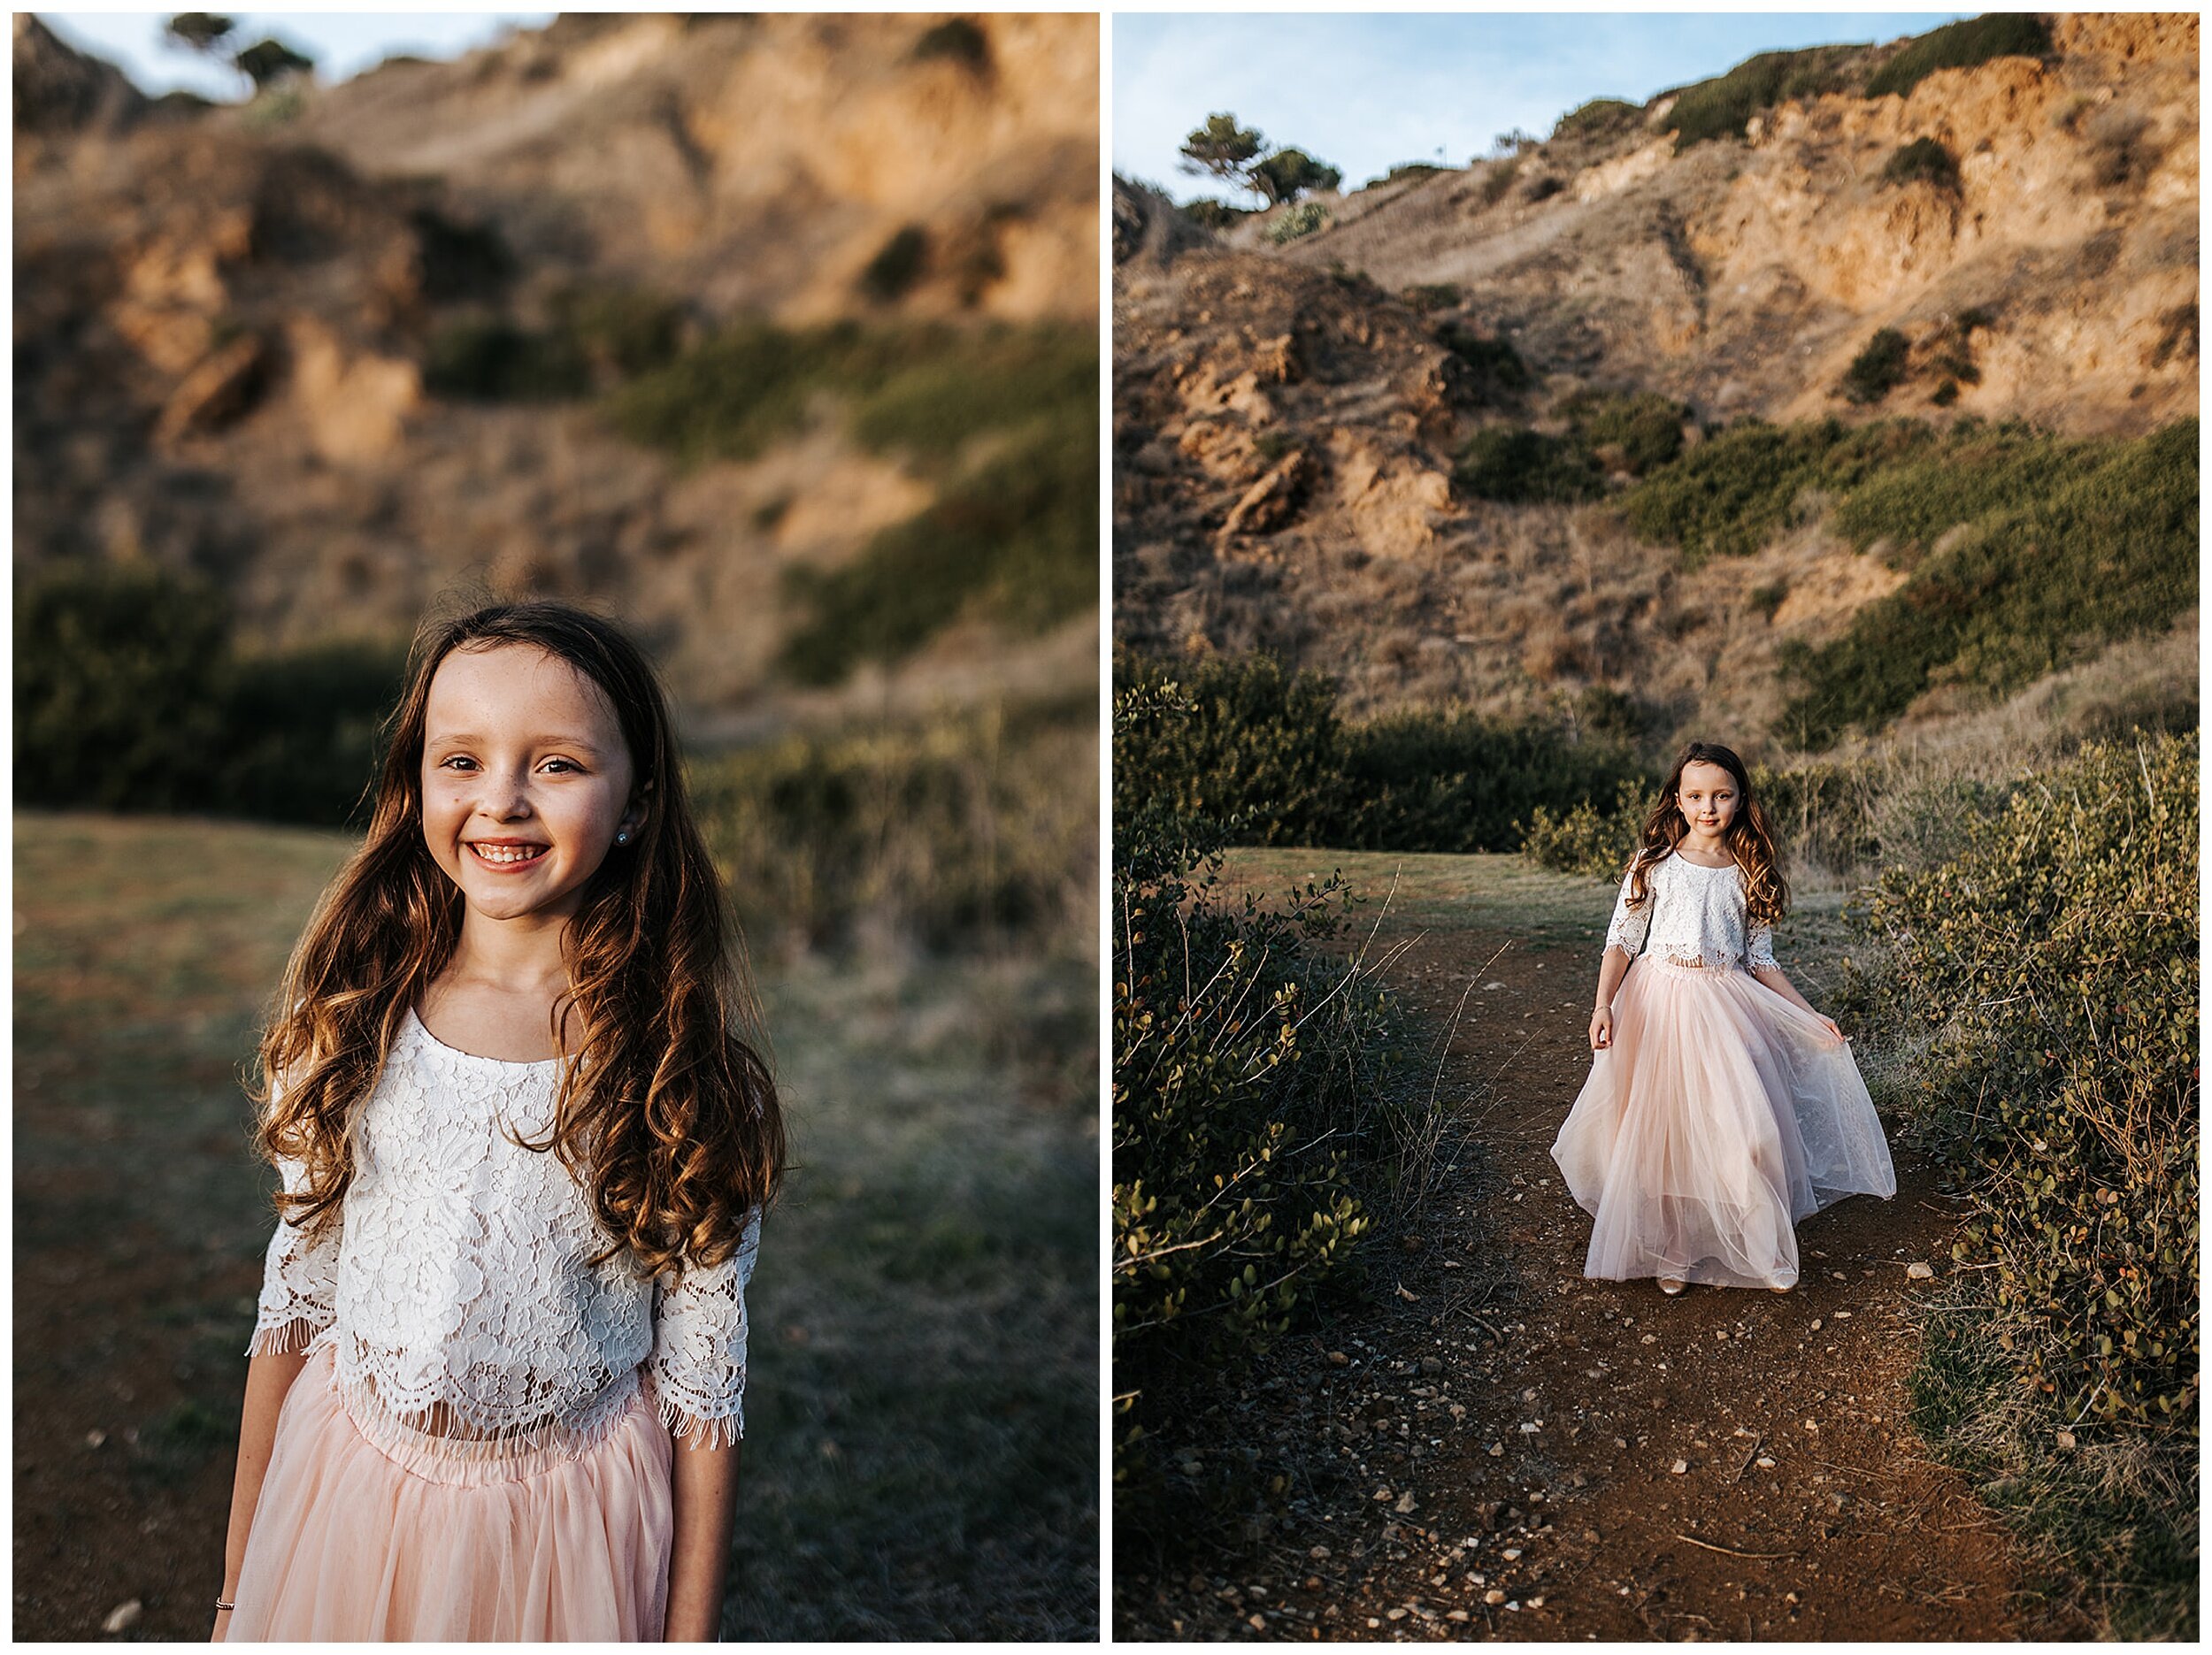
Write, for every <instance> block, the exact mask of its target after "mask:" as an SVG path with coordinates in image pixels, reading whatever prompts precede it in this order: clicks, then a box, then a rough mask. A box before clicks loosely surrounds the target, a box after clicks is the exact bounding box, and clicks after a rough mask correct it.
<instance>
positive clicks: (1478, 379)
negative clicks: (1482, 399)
mask: <svg viewBox="0 0 2212 1655" xmlns="http://www.w3.org/2000/svg"><path fill="white" fill-rule="evenodd" d="M1436 338H1437V342H1438V343H1439V344H1440V345H1442V346H1443V347H1444V349H1447V350H1448V351H1450V352H1451V353H1452V355H1453V356H1457V357H1458V358H1459V359H1460V361H1462V362H1463V363H1464V364H1466V365H1467V366H1468V367H1469V368H1470V369H1471V370H1472V371H1473V373H1474V378H1475V384H1476V386H1477V387H1478V388H1479V391H1480V392H1481V394H1482V395H1485V396H1490V397H1495V396H1499V395H1512V394H1513V393H1515V392H1517V391H1525V390H1526V389H1528V387H1530V386H1532V385H1533V384H1535V383H1536V376H1535V375H1534V374H1532V373H1531V372H1529V371H1528V364H1526V363H1525V362H1523V361H1522V360H1521V353H1520V352H1519V351H1517V350H1516V349H1513V341H1511V340H1509V339H1500V338H1498V337H1497V336H1495V335H1494V334H1488V333H1477V332H1475V330H1474V329H1473V328H1471V327H1462V326H1459V325H1458V324H1457V323H1455V322H1448V323H1446V324H1445V326H1443V327H1442V328H1440V329H1439V330H1438V332H1437V335H1436Z"/></svg>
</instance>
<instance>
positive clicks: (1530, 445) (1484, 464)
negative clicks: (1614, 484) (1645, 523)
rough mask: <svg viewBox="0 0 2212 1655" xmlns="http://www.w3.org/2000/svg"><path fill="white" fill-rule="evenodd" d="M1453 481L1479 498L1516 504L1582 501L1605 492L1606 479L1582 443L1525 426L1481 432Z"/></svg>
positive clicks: (1468, 447)
mask: <svg viewBox="0 0 2212 1655" xmlns="http://www.w3.org/2000/svg"><path fill="white" fill-rule="evenodd" d="M1452 480H1453V481H1454V482H1455V483H1456V484H1457V485H1458V486H1459V487H1461V488H1463V489H1464V490H1466V492H1467V493H1468V494H1472V495H1473V496H1474V497H1475V498H1476V499H1478V500H1494V501H1497V502H1501V503H1502V504H1506V505H1516V506H1527V505H1556V506H1571V505H1577V504H1579V503H1581V502H1584V501H1589V500H1596V499H1599V498H1601V496H1602V495H1603V494H1604V493H1605V479H1604V477H1603V475H1602V474H1601V473H1600V471H1598V469H1597V467H1596V465H1595V464H1593V463H1592V460H1591V458H1590V456H1589V454H1588V452H1587V451H1586V449H1585V448H1583V447H1582V445H1581V444H1579V443H1578V442H1577V441H1574V440H1573V439H1572V438H1571V437H1555V436H1552V435H1550V434H1548V433H1545V432H1541V431H1534V430H1531V429H1530V428H1529V427H1528V426H1526V425H1485V426H1483V427H1482V428H1481V429H1480V430H1479V431H1477V432H1476V433H1475V434H1474V435H1473V436H1471V437H1470V438H1468V439H1467V441H1466V443H1465V445H1464V446H1463V447H1462V448H1461V449H1460V451H1459V457H1458V459H1457V460H1456V461H1455V462H1454V463H1453V465H1452Z"/></svg>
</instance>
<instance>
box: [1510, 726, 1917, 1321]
mask: <svg viewBox="0 0 2212 1655" xmlns="http://www.w3.org/2000/svg"><path fill="white" fill-rule="evenodd" d="M1788 901H1789V887H1788V885H1786V882H1785V881H1784V879H1783V877H1782V870H1781V866H1780V862H1779V858H1778V854H1777V852H1776V849H1775V843H1774V836H1773V834H1772V833H1771V832H1770V831H1769V829H1768V826H1767V820H1766V814H1765V812H1764V811H1763V810H1762V809H1761V808H1760V807H1759V804H1758V802H1757V801H1755V799H1753V798H1752V796H1751V784H1750V778H1748V777H1747V775H1746V774H1745V771H1744V764H1743V761H1742V760H1741V759H1740V758H1738V757H1737V756H1736V755H1735V754H1734V753H1733V752H1732V751H1731V750H1730V749H1728V748H1727V747H1722V746H1720V745H1719V744H1717V743H1716V742H1708V741H1693V742H1691V743H1690V744H1689V745H1688V746H1687V747H1685V748H1684V749H1683V751H1682V754H1681V756H1680V757H1678V758H1677V759H1676V760H1675V762H1674V770H1673V771H1672V773H1671V774H1670V775H1669V776H1668V778H1667V784H1666V786H1665V788H1664V789H1663V791H1662V793H1661V795H1660V801H1659V805H1658V808H1656V809H1655V810H1654V811H1653V812H1652V814H1651V817H1650V819H1649V820H1648V821H1647V822H1646V823H1645V824H1644V830H1643V835H1642V843H1641V844H1640V846H1639V847H1638V848H1637V851H1636V854H1634V855H1633V856H1632V857H1631V858H1630V859H1629V865H1628V871H1627V873H1626V875H1625V876H1624V877H1623V879H1622V881H1621V890H1620V895H1619V898H1618V899H1617V901H1616V903H1615V905H1614V909H1613V921H1612V923H1611V925H1610V926H1609V928H1608V929H1607V931H1606V934H1605V942H1606V947H1605V954H1604V959H1603V962H1602V963H1601V965H1600V967H1599V969H1598V992H1597V1005H1596V1008H1595V1009H1594V1011H1593V1012H1592V1013H1591V1016H1590V1049H1591V1052H1592V1054H1593V1056H1592V1058H1591V1061H1590V1077H1589V1079H1588V1080H1587V1081H1586V1083H1585V1084H1584V1085H1583V1088H1582V1092H1581V1095H1580V1096H1578V1098H1577V1099H1576V1100H1575V1104H1574V1107H1573V1109H1572V1110H1571V1111H1570V1112H1569V1114H1568V1115H1567V1119H1566V1122H1565V1123H1564V1124H1563V1126H1561V1128H1560V1129H1559V1138H1558V1141H1557V1142H1556V1143H1555V1144H1554V1145H1553V1146H1552V1159H1553V1160H1555V1161H1557V1162H1558V1163H1559V1169H1560V1171H1561V1173H1562V1174H1563V1175H1564V1176H1565V1179H1566V1184H1567V1188H1568V1190H1569V1191H1570V1192H1571V1193H1572V1195H1573V1196H1574V1199H1576V1201H1577V1202H1578V1203H1579V1204H1580V1205H1581V1206H1582V1207H1583V1208H1584V1209H1585V1210H1586V1211H1587V1212H1588V1213H1589V1214H1591V1215H1592V1217H1593V1218H1594V1220H1595V1222H1594V1227H1593V1229H1592V1232H1591V1236H1590V1253H1589V1258H1588V1260H1587V1261H1586V1264H1585V1266H1584V1268H1583V1274H1584V1275H1586V1276H1596V1277H1603V1278H1605V1279H1608V1280H1612V1281H1625V1280H1628V1279H1630V1278H1632V1277H1636V1276H1656V1277H1658V1279H1659V1285H1660V1288H1661V1289H1662V1290H1663V1291H1666V1292H1669V1293H1678V1292H1680V1291H1682V1289H1683V1286H1684V1284H1685V1283H1689V1282H1711V1283H1717V1284H1721V1285H1729V1286H1739V1287H1770V1288H1773V1289H1775V1290H1777V1291H1786V1290H1787V1289H1788V1288H1790V1287H1792V1286H1793V1285H1794V1284H1795V1283H1796V1281H1797V1274H1798V1260H1797V1235H1796V1230H1795V1229H1794V1226H1795V1224H1796V1222H1798V1221H1799V1220H1800V1219H1802V1218H1804V1217H1806V1216H1807V1215H1808V1214H1812V1213H1814V1212H1816V1211H1818V1210H1819V1209H1820V1208H1822V1207H1826V1206H1828V1205H1829V1204H1830V1203H1831V1202H1832V1201H1837V1200H1839V1199H1842V1198H1843V1197H1845V1196H1847V1195H1851V1194H1855V1193H1860V1192H1864V1193H1867V1194H1872V1195H1878V1196H1882V1197H1885V1198H1886V1197H1889V1196H1892V1195H1894V1194H1895V1193H1896V1192H1897V1178H1896V1174H1895V1172H1894V1171H1893V1168H1892V1167H1891V1165H1890V1158H1889V1145H1888V1144H1887V1142H1886V1140H1885V1139H1884V1138H1883V1136H1882V1124H1881V1122H1880V1121H1879V1120H1878V1118H1877V1117H1876V1115H1875V1113H1874V1103H1873V1100H1872V1099H1871V1098H1870V1097H1869V1096H1868V1095H1867V1090H1866V1084H1865V1083H1864V1082H1863V1080H1862V1079H1861V1078H1860V1077H1859V1071H1858V1066H1857V1065H1856V1064H1855V1063H1854V1062H1853V1061H1851V1050H1850V1046H1848V1044H1847V1042H1846V1040H1845V1038H1844V1034H1843V1031H1842V1030H1840V1029H1839V1028H1838V1027H1837V1026H1836V1024H1835V1023H1834V1021H1833V1020H1832V1019H1831V1018H1828V1017H1824V1016H1823V1015H1820V1014H1819V1013H1818V1012H1816V1011H1815V1010H1814V1009H1813V1008H1811V1007H1810V1006H1809V1005H1808V1004H1807V1003H1806V1001H1805V997H1804V996H1803V995H1801V994H1800V993H1799V992H1797V990H1796V988H1795V987H1794V986H1793V985H1792V984H1791V982H1790V980H1789V978H1788V977H1785V976H1783V975H1782V969H1781V967H1780V966H1779V965H1778V964H1777V963H1776V962H1775V958H1774V941H1773V936H1774V924H1775V922H1776V921H1777V920H1778V919H1780V918H1781V917H1782V914H1783V910H1784V909H1785V908H1786V906H1787V904H1788ZM1640 951H1643V952H1640Z"/></svg>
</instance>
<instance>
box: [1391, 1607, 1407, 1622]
mask: <svg viewBox="0 0 2212 1655" xmlns="http://www.w3.org/2000/svg"><path fill="white" fill-rule="evenodd" d="M1390 1618H1391V1619H1392V1620H1393V1621H1402V1620H1404V1619H1405V1618H1406V1612H1405V1611H1404V1610H1402V1609H1393V1610H1392V1611H1391V1612H1390Z"/></svg>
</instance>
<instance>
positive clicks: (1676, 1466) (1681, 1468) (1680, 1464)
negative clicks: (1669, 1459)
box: [1667, 1460, 1690, 1476]
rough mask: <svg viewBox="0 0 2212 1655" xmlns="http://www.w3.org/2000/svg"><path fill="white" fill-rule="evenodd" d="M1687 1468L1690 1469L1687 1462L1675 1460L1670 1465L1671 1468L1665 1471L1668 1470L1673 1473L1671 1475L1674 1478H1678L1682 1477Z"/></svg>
mask: <svg viewBox="0 0 2212 1655" xmlns="http://www.w3.org/2000/svg"><path fill="white" fill-rule="evenodd" d="M1689 1468H1690V1462H1689V1461H1688V1460H1676V1461H1675V1462H1674V1463H1673V1464H1672V1465H1671V1466H1669V1467H1667V1469H1668V1470H1670V1471H1671V1472H1673V1473H1674V1475H1676V1476H1680V1475H1682V1474H1683V1473H1684V1472H1685V1471H1687V1470H1688V1469H1689Z"/></svg>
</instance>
